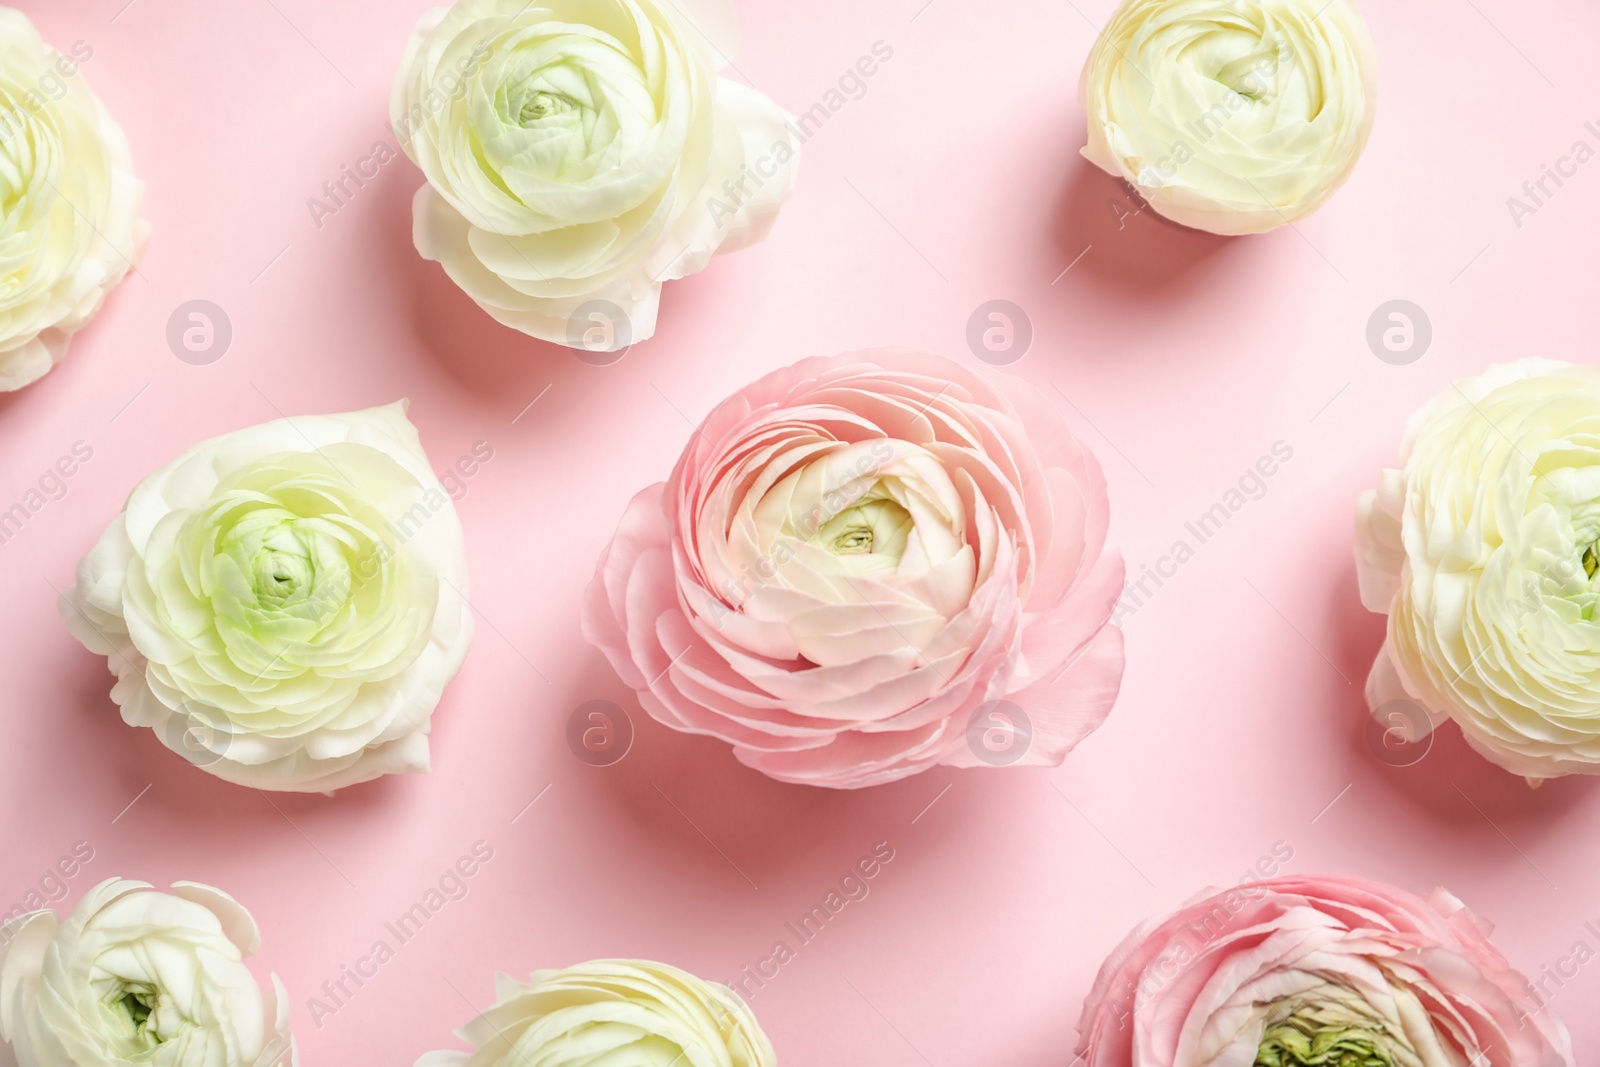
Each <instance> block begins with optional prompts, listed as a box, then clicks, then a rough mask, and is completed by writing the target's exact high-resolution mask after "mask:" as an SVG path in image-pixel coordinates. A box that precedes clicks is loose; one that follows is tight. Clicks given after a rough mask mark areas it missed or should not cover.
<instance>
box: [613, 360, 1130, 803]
mask: <svg viewBox="0 0 1600 1067" xmlns="http://www.w3.org/2000/svg"><path fill="white" fill-rule="evenodd" d="M1108 518H1109V507H1108V505H1107V502H1106V489H1105V480H1104V477H1103V476H1102V475H1101V472H1100V466H1099V464H1098V463H1096V462H1095V459H1094V457H1093V456H1092V455H1090V454H1089V451H1088V450H1087V449H1086V448H1084V447H1083V445H1081V444H1080V443H1079V442H1077V441H1076V440H1074V439H1073V437H1072V435H1071V434H1070V433H1069V432H1068V431H1067V429H1066V427H1065V426H1064V425H1063V423H1062V421H1061V419H1060V418H1059V417H1058V416H1057V414H1056V413H1055V412H1054V411H1053V410H1052V409H1051V408H1050V406H1049V404H1048V403H1047V402H1046V401H1045V400H1044V399H1043V398H1042V397H1041V396H1040V395H1039V394H1038V393H1036V392H1034V391H1033V390H1032V389H1030V388H1028V387H1026V386H1024V385H1023V384H1022V383H1020V382H1018V381H1017V380H1015V379H1008V378H1006V377H1004V376H997V377H996V378H995V380H994V381H992V382H991V381H989V380H987V379H986V378H983V377H980V376H979V375H978V374H976V373H974V372H972V371H969V370H967V369H966V368H965V367H962V366H960V365H958V364H955V363H952V362H950V361H949V360H946V359H942V358H940V357H938V356H932V355H928V354H926V353H921V352H913V351H903V350H884V351H877V352H865V353H858V354H853V355H848V356H840V357H836V358H831V359H824V358H817V359H808V360H804V361H802V362H800V363H798V364H796V365H794V366H793V367H789V368H787V369H785V370H781V371H777V372H776V373H773V374H770V375H768V376H767V377H765V378H763V379H761V380H760V381H758V382H756V383H755V384H754V385H752V386H750V387H748V388H746V389H743V390H741V391H740V392H738V393H736V394H735V395H734V396H733V397H731V398H730V399H728V400H726V401H724V402H723V403H722V404H721V405H720V406H718V407H717V409H716V410H715V411H713V412H712V413H711V415H710V416H709V417H708V418H707V419H706V421H705V422H704V423H703V424H702V425H701V427H700V429H699V430H698V431H697V432H696V433H695V435H694V438H693V439H692V440H691V441H690V442H689V446H688V449H687V450H686V451H685V452H684V454H683V456H682V457H681V458H680V459H679V460H678V464H677V467H676V468H675V469H674V470H673V472H672V477H671V478H670V479H669V480H668V481H667V482H666V483H665V484H658V485H653V486H651V487H650V488H648V489H646V490H644V491H643V492H642V493H640V494H639V495H638V496H636V497H634V499H633V502H632V503H631V504H630V505H629V507H628V510H627V513H626V515H624V516H623V519H622V525H621V528H620V529H619V530H618V531H617V535H616V538H615V539H614V540H613V541H612V542H611V545H610V547H609V548H608V549H607V550H606V552H605V554H604V556H603V557H602V558H601V560H600V566H599V571H598V573H597V574H596V576H595V579H594V582H593V583H592V584H591V585H590V587H589V592H588V596H587V599H586V601H585V604H584V616H583V629H584V635H585V636H586V637H587V638H588V639H589V640H590V641H591V642H593V643H594V644H596V645H598V646H599V647H600V648H601V649H603V650H604V651H605V653H606V656H607V657H608V658H609V659H610V660H611V663H612V665H613V666H614V667H615V668H616V670H617V672H618V673H619V674H621V676H622V678H623V680H624V681H625V682H626V683H627V684H628V685H630V686H632V687H633V688H634V689H636V690H638V692H639V699H640V701H641V702H642V703H643V704H644V707H645V708H646V709H647V710H648V711H649V712H650V713H651V714H652V715H654V716H655V717H656V718H657V719H659V720H661V721H662V722H664V723H666V724H667V725H669V726H672V727H675V728H677V729H680V730H686V731H689V732H691V733H702V734H711V735H713V736H715V737H720V738H722V739H724V740H726V741H729V742H731V743H732V744H733V745H734V752H735V754H736V755H737V756H738V758H739V759H740V760H742V761H743V762H745V763H746V764H748V765H750V766H751V767H754V768H756V769H757V770H759V771H761V772H763V773H765V774H768V775H771V776H772V777H774V778H779V779H782V780H784V781H789V782H801V783H806V784H811V785H822V786H833V787H838V788H854V787H858V786H865V785H873V784H876V783H879V782H888V781H893V780H895V779H898V778H904V777H906V776H908V775H912V774H916V773H917V772H919V771H923V770H926V769H927V768H929V767H931V766H933V765H935V764H945V765H948V766H956V767H972V766H978V765H981V764H985V763H1028V764H1036V765H1038V764H1049V765H1054V764H1059V763H1060V762H1061V760H1062V759H1063V758H1065V756H1066V754H1067V752H1068V751H1069V750H1070V749H1071V748H1072V747H1073V746H1074V745H1076V744H1077V743H1078V742H1079V741H1080V740H1082V739H1083V738H1084V736H1086V735H1087V734H1088V733H1089V732H1090V731H1092V730H1093V729H1094V728H1095V727H1097V726H1098V725H1100V723H1101V721H1103V720H1104V719H1105V717H1106V715H1107V714H1108V713H1109V711H1110V709H1111V705H1112V702H1113V701H1114V700H1115V699H1116V694H1117V688H1118V686H1119V685H1120V683H1121V678H1122V634H1121V631H1119V630H1118V629H1117V628H1116V627H1114V626H1112V625H1110V615H1111V609H1112V605H1113V602H1114V601H1115V600H1116V598H1117V594H1118V592H1119V590H1120V587H1121V585H1122V573H1123V571H1122V559H1121V557H1120V556H1119V555H1118V554H1117V553H1115V552H1113V551H1109V550H1108V549H1107V548H1106V525H1107V520H1108ZM996 733H998V734H1000V735H1001V736H1000V738H999V740H998V741H997V742H994V741H991V740H990V738H991V737H992V736H993V735H994V734H996ZM1006 746H1009V749H1008V748H1007V747H1006ZM991 749H998V753H992V752H991Z"/></svg>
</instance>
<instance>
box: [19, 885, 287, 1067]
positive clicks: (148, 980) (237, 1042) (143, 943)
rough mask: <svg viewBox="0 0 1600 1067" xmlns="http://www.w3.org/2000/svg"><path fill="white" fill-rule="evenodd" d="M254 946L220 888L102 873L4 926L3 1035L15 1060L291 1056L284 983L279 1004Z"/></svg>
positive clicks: (191, 1063) (39, 1064) (48, 1065)
mask: <svg viewBox="0 0 1600 1067" xmlns="http://www.w3.org/2000/svg"><path fill="white" fill-rule="evenodd" d="M260 947H261V935H260V932H259V931H258V930H257V929H256V923H255V920H254V919H252V918H251V917H250V913H249V912H248V911H246V910H245V909H244V908H243V907H242V906H241V905H240V904H239V902H238V901H236V900H234V899H233V898H232V897H230V896H229V895H228V894H226V893H224V892H222V890H220V889H213V888H211V887H210V886H207V885H200V884H198V883H196V882H179V883H177V884H176V885H174V886H173V887H172V891H171V892H170V893H162V892H159V891H157V890H156V889H154V888H153V887H151V886H150V885H149V884H148V883H146V882H130V881H125V880H123V879H121V878H112V879H109V880H108V881H105V882H102V883H100V885H98V886H96V887H95V888H94V889H92V890H90V891H89V893H88V895H86V896H85V897H84V898H83V900H81V901H80V902H79V903H78V906H77V908H75V909H74V910H73V912H72V914H71V915H70V916H68V917H67V919H66V920H65V921H62V920H60V919H58V918H57V917H56V914H55V912H52V911H35V912H30V913H29V914H27V915H24V916H21V917H20V918H17V919H13V920H12V921H11V922H10V923H8V924H6V926H5V927H4V928H0V1038H3V1039H4V1040H6V1041H7V1042H9V1043H10V1044H11V1051H12V1052H13V1054H15V1056H16V1058H17V1063H18V1067H134V1065H136V1064H138V1065H144V1064H149V1065H152V1067H294V1065H295V1064H298V1063H299V1058H298V1056H297V1054H296V1051H295V1045H294V1039H293V1038H292V1037H290V1036H289V997H288V994H287V993H285V992H284V989H283V983H281V982H279V981H278V977H277V975H273V977H272V987H273V992H274V994H275V995H274V997H273V1000H274V1001H275V1002H276V1007H275V1009H274V1008H273V1007H272V1006H271V1005H269V1004H268V1003H266V1002H264V1000H263V998H262V995H261V989H260V987H259V986H258V985H257V984H256V980H255V977H254V976H253V975H251V973H250V969H249V968H248V967H246V966H245V965H244V963H243V962H242V961H243V959H244V957H246V956H251V955H254V954H255V952H256V951H257V950H258V949H259V948H260Z"/></svg>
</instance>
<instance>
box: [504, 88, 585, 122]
mask: <svg viewBox="0 0 1600 1067" xmlns="http://www.w3.org/2000/svg"><path fill="white" fill-rule="evenodd" d="M577 107H578V103H577V101H575V100H573V99H572V98H571V97H570V96H567V95H565V94H563V93H551V92H546V91H544V90H542V89H541V90H540V91H538V92H536V93H534V94H533V95H532V96H530V97H528V98H527V99H526V100H524V101H523V102H522V109H521V111H520V112H518V114H517V120H518V123H519V124H520V125H522V126H523V127H528V126H532V125H534V124H535V123H537V122H539V121H540V120H541V119H547V118H549V117H550V116H552V115H565V114H566V113H567V112H569V111H573V110H575V109H576V108H577Z"/></svg>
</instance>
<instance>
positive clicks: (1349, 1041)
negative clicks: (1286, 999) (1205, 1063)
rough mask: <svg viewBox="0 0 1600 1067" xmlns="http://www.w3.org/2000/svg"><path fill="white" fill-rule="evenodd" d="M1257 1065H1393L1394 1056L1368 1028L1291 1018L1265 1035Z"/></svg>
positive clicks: (1362, 1066)
mask: <svg viewBox="0 0 1600 1067" xmlns="http://www.w3.org/2000/svg"><path fill="white" fill-rule="evenodd" d="M1255 1067H1394V1060H1393V1059H1392V1058H1391V1057H1390V1055H1389V1052H1388V1051H1387V1049H1386V1048H1385V1047H1384V1043H1383V1040H1382V1038H1381V1037H1380V1036H1379V1035H1378V1034H1375V1033H1373V1032H1371V1031H1369V1030H1361V1029H1357V1028H1355V1027H1342V1026H1331V1027H1330V1026H1318V1025H1317V1024H1315V1023H1313V1022H1311V1021H1309V1020H1303V1019H1298V1018H1291V1019H1289V1020H1288V1021H1286V1022H1283V1023H1280V1024H1278V1025H1277V1026H1274V1027H1272V1028H1270V1029H1269V1030H1267V1032H1266V1033H1265V1034H1264V1035H1263V1036H1262V1038H1261V1046H1260V1048H1258V1049H1257V1050H1256V1061H1255Z"/></svg>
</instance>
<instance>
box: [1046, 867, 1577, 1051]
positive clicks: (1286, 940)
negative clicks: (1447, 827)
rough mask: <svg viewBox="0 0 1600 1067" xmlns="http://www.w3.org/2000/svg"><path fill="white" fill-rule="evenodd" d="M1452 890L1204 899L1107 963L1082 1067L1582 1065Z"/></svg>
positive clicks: (1319, 888) (1160, 922) (1134, 937)
mask: <svg viewBox="0 0 1600 1067" xmlns="http://www.w3.org/2000/svg"><path fill="white" fill-rule="evenodd" d="M1490 929H1491V928H1490V926H1489V925H1488V924H1487V923H1485V922H1484V921H1483V920H1482V919H1480V918H1478V917H1477V916H1476V915H1474V914H1473V913H1472V912H1470V911H1468V910H1467V908H1466V906H1465V905H1463V904H1462V903H1461V901H1459V900H1457V899H1456V898H1455V897H1453V896H1451V895H1450V894H1449V893H1447V892H1445V891H1444V890H1442V889H1438V890H1435V891H1434V893H1433V895H1432V897H1430V898H1429V899H1427V900H1423V899H1422V898H1421V897H1417V896H1413V895H1412V894H1410V893H1406V892H1404V891H1402V890H1399V889H1395V888H1394V887H1392V886H1385V885H1378V884H1376V883H1373V882H1368V881H1365V880H1362V879H1358V878H1295V877H1284V878H1275V879H1272V880H1270V881H1265V882H1255V883H1248V884H1245V885H1242V886H1240V887H1237V888H1234V889H1230V890H1227V891H1225V892H1224V891H1218V890H1208V891H1207V892H1205V893H1202V894H1201V895H1199V896H1198V897H1196V898H1195V899H1194V900H1192V901H1190V902H1189V903H1188V904H1186V905H1184V906H1183V907H1182V908H1181V909H1179V910H1178V911H1177V912H1175V913H1174V914H1172V915H1169V916H1166V917H1165V918H1158V919H1152V920H1150V921H1148V922H1146V923H1145V924H1144V925H1142V926H1140V927H1139V928H1138V929H1137V930H1135V931H1134V932H1133V933H1132V934H1130V935H1129V936H1128V938H1127V940H1125V941H1123V943H1122V944H1121V945H1120V946H1118V948H1117V950H1116V951H1115V952H1113V953H1112V954H1111V957H1110V958H1109V959H1107V960H1106V962H1105V965H1104V966H1103V967H1102V968H1101V969H1100V976H1099V977H1098V978H1097V979H1096V980H1095V984H1094V989H1093V991H1092V992H1090V994H1089V999H1088V1001H1087V1002H1086V1003H1085V1005H1084V1008H1083V1017H1082V1018H1081V1020H1080V1021H1079V1023H1078V1032H1079V1044H1078V1054H1079V1057H1080V1058H1081V1059H1082V1060H1083V1062H1084V1064H1085V1067H1250V1065H1252V1064H1253V1065H1254V1067H1575V1061H1574V1060H1573V1056H1572V1042H1571V1039H1570V1038H1569V1037H1568V1035H1567V1030H1566V1027H1564V1026H1563V1025H1562V1024H1561V1022H1560V1021H1559V1020H1558V1019H1556V1017H1555V1016H1554V1015H1552V1014H1551V1013H1550V1011H1549V1010H1548V1008H1545V1007H1544V1006H1542V1005H1540V1004H1539V1003H1538V1001H1537V998H1536V997H1535V996H1534V995H1533V994H1532V992H1531V987H1529V985H1528V982H1527V979H1525V978H1523V977H1522V976H1521V975H1520V974H1518V973H1517V972H1516V971H1514V970H1512V968H1511V965H1510V964H1509V963H1507V962H1506V960H1505V958H1504V957H1503V956H1501V955H1500V953H1499V952H1498V951H1496V949H1495V947H1494V946H1493V945H1491V944H1490V943H1489V932H1490Z"/></svg>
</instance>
